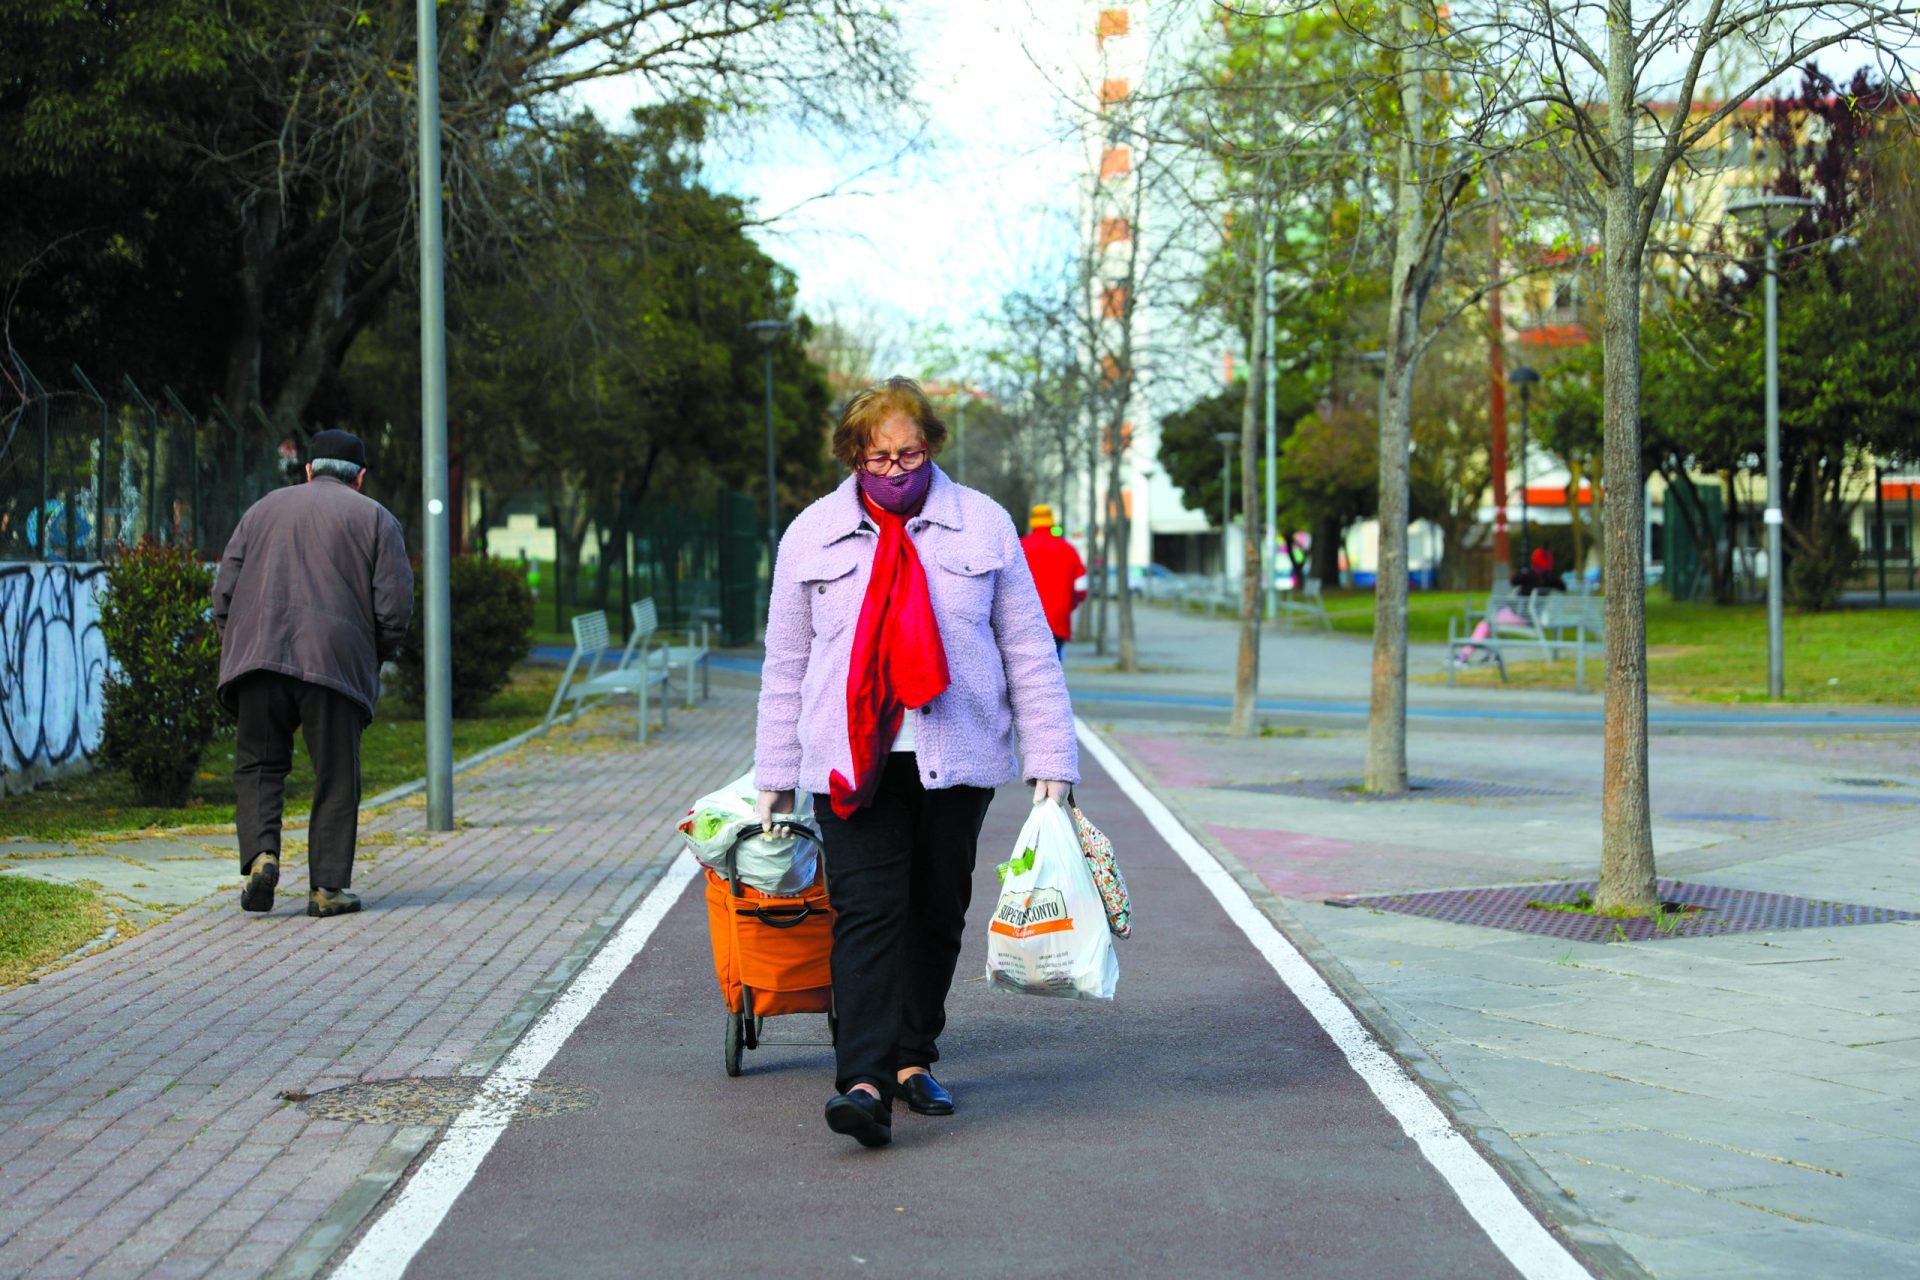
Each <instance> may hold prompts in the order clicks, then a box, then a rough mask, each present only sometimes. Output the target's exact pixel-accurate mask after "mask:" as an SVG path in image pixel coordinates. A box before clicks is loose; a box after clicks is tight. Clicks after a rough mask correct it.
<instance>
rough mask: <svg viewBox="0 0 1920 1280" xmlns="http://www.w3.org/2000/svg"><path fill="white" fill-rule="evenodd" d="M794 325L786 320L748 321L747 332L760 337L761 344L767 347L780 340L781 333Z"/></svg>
mask: <svg viewBox="0 0 1920 1280" xmlns="http://www.w3.org/2000/svg"><path fill="white" fill-rule="evenodd" d="M792 327H793V326H792V325H790V324H788V323H787V322H786V321H785V320H749V321H747V332H748V333H751V334H752V335H753V336H754V337H756V338H758V339H760V344H761V345H762V346H767V347H770V346H772V345H773V344H774V343H776V342H778V341H780V335H781V334H783V333H785V332H786V331H787V330H788V329H790V328H792Z"/></svg>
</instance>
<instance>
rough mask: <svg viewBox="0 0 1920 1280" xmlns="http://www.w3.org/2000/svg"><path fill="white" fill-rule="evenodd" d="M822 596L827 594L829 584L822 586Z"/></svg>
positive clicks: (822, 584)
mask: <svg viewBox="0 0 1920 1280" xmlns="http://www.w3.org/2000/svg"><path fill="white" fill-rule="evenodd" d="M820 594H821V595H825V594H827V584H826V583H824V582H823V583H821V584H820Z"/></svg>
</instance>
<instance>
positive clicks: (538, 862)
mask: <svg viewBox="0 0 1920 1280" xmlns="http://www.w3.org/2000/svg"><path fill="white" fill-rule="evenodd" d="M752 710H753V699H752V696H751V695H750V694H747V693H744V692H740V691H736V690H722V689H715V690H714V697H713V699H712V701H711V702H710V703H704V704H702V705H701V707H700V708H699V709H697V710H691V711H685V712H679V713H676V714H675V716H674V718H673V727H672V730H671V731H670V732H669V733H666V734H662V735H656V736H655V737H654V738H653V740H652V741H651V742H650V744H649V745H648V746H647V747H645V748H642V747H639V746H637V745H636V744H635V743H634V741H633V723H632V719H631V713H630V712H623V711H622V710H619V709H615V710H609V711H605V712H601V713H597V714H596V715H594V716H591V717H589V718H588V719H587V720H586V721H584V722H582V723H581V724H579V725H576V726H573V727H572V728H570V729H567V730H563V731H560V732H557V733H555V734H554V735H551V736H549V737H547V738H543V739H537V740H535V741H533V742H531V743H529V744H527V745H526V746H525V747H524V748H523V749H521V750H520V751H518V752H516V753H514V754H513V755H511V756H509V757H507V758H505V759H503V760H501V761H500V762H498V763H497V764H496V765H494V766H493V767H491V768H490V769H487V770H485V771H483V772H481V773H480V774H478V775H477V776H471V777H465V778H463V779H462V780H461V783H460V786H459V789H458V800H459V803H458V808H457V812H458V815H459V822H458V830H456V831H453V832H450V833H445V834H437V835H429V834H427V833H426V832H425V831H424V829H423V826H424V824H423V814H422V810H421V808H420V806H419V804H418V803H417V802H413V803H408V804H402V805H400V806H397V807H395V808H393V809H391V810H389V811H386V812H384V813H380V814H378V815H375V816H372V817H370V818H367V819H366V820H365V821H364V823H363V834H362V838H361V850H360V858H359V861H358V864H357V866H356V875H355V882H354V887H355V889H356V890H357V891H359V892H361V893H362V894H363V895H364V896H365V900H366V904H367V909H366V910H365V911H364V912H363V913H361V914H360V915H357V916H352V917H343V918H341V919H338V920H329V921H313V920H308V919H307V918H306V917H305V916H304V915H303V914H302V912H303V909H304V891H303V886H304V884H305V868H304V867H303V866H301V865H300V864H299V863H298V862H297V861H296V862H295V863H294V864H293V865H291V866H289V867H288V868H286V869H285V870H284V871H283V873H282V885H283V892H282V894H281V896H280V903H279V906H278V908H277V909H276V910H275V911H274V912H273V913H272V914H271V915H269V916H264V917H263V916H251V915H244V914H242V913H241V912H240V911H239V910H238V909H237V907H236V905H235V901H234V898H233V895H231V894H228V893H222V894H219V895H217V896H215V897H212V898H208V899H206V900H205V901H203V902H200V903H199V904H197V905H195V906H193V907H190V908H188V909H187V910H186V911H184V912H182V913H180V914H178V915H176V916H174V917H173V918H172V919H170V920H167V921H165V922H164V923H161V924H158V925H156V926H154V927H153V928H151V929H149V930H147V931H146V932H144V933H141V934H139V935H138V936H137V937H134V938H131V939H129V940H127V941H125V942H123V943H121V944H120V945H118V946H115V947H113V948H112V949H111V950H108V951H105V952H102V953H100V954H98V955H94V956H90V957H88V958H86V959H83V960H81V961H79V962H78V963H75V964H73V965H71V966H70V967H67V968H65V969H62V970H59V971H58V972H55V973H53V974H51V975H49V976H47V977H45V978H43V979H42V980H41V981H39V982H37V983H35V984H32V985H29V986H25V987H21V988H18V989H16V990H13V991H9V992H5V993H0V1276H6V1275H20V1274H31V1275H34V1276H49V1277H53V1276H70V1275H82V1274H100V1275H152V1276H180V1277H184V1276H197V1275H222V1276H259V1275H263V1274H266V1273H268V1272H269V1271H273V1270H275V1269H276V1268H278V1273H279V1274H289V1275H306V1274H314V1273H315V1272H316V1271H317V1269H318V1268H319V1266H320V1265H321V1264H322V1263H324V1261H325V1260H326V1258H327V1257H328V1256H329V1255H330V1254H331V1253H332V1252H333V1250H334V1247H335V1246H336V1245H337V1244H338V1243H339V1241H340V1240H341V1239H342V1238H344V1236H345V1234H346V1233H347V1232H348V1231H349V1230H350V1229H351V1228H352V1227H353V1225H355V1224H356V1223H357V1222H358V1221H359V1218H360V1217H361V1216H363V1215H364V1213H365V1212H366V1210H367V1209H368V1208H370V1207H371V1205H372V1204H373V1203H374V1202H375V1201H377V1200H378V1198H379V1196H380V1195H381V1194H382V1193H384V1191H385V1190H386V1188H387V1187H388V1186H390V1185H391V1183H392V1181H393V1179H394V1178H395V1177H396V1176H397V1175H398V1174H399V1173H400V1172H401V1171H402V1170H403V1169H404V1168H405V1167H406V1165H407V1163H408V1162H409V1161H410V1160H411V1159H412V1158H413V1157H414V1156H415V1155H416V1154H417V1153H418V1152H419V1151H420V1150H421V1149H422V1148H423V1147H425V1146H426V1145H427V1144H428V1143H429V1142H430V1141H431V1140H432V1139H433V1137H434V1135H435V1133H436V1131H437V1130H436V1127H434V1126H432V1125H423V1124H417V1123H415V1124H409V1123H406V1121H407V1120H408V1118H409V1117H408V1114H407V1112H406V1110H405V1109H404V1108H401V1107H395V1108H394V1109H393V1110H392V1112H391V1114H390V1115H382V1114H381V1113H380V1112H379V1111H378V1110H377V1109H376V1110H374V1111H372V1112H370V1113H368V1115H367V1116H366V1117H365V1118H363V1119H361V1120H358V1121H349V1120H343V1119H323V1118H315V1117H314V1116H312V1115H311V1114H309V1112H308V1110H307V1109H305V1108H304V1107H302V1106H301V1105H299V1104H298V1103H296V1102H294V1101H291V1100H290V1099H292V1098H300V1097H304V1096H306V1095H309V1094H317V1093H320V1092H322V1091H324V1090H329V1089H332V1088H335V1087H336V1086H340V1085H346V1084H354V1083H360V1082H376V1081H383V1080H395V1079H401V1078H424V1079H436V1078H447V1077H457V1076H463V1075H465V1076H473V1075H478V1074H483V1073H484V1072H485V1071H486V1070H487V1069H489V1068H490V1067H491V1066H492V1065H493V1064H494V1063H495V1062H496V1061H497V1060H498V1059H499V1057H500V1055H501V1054H502V1053H503V1052H505V1051H506V1049H507V1048H508V1047H510V1046H511V1045H512V1043H513V1042H514V1040H515V1039H517V1037H518V1035H519V1033H520V1032H521V1031H522V1030H523V1029H524V1028H525V1026H526V1024H527V1022H528V1021H529V1020H530V1019H531V1017H532V1016H533V1015H534V1014H535V1013H537V1012H538V1011H539V1009H541V1008H543V1007H544V1006H545V1005H546V1003H547V1002H548V1001H549V1000H550V999H551V996H552V994H553V991H554V990H555V989H556V988H557V987H558V986H559V985H560V984H561V983H563V982H564V981H565V980H566V979H567V978H568V977H570V976H571V975H572V973H573V971H574V970H575V969H577V968H578V966H579V964H580V962H581V961H582V960H583V959H584V957H585V954H586V953H587V952H589V951H591V949H592V948H593V947H594V946H595V945H597V943H598V942H599V941H600V940H601V939H602V938H603V937H604V936H605V934H606V932H607V931H608V930H609V929H611V928H612V926H613V925H614V924H616V923H617V922H618V921H619V920H620V919H621V918H623V917H624V916H625V914H626V912H627V910H628V908H629V907H630V905H631V904H632V902H634V901H635V900H637V898H638V896H639V894H640V893H641V892H642V891H643V890H644V888H645V887H646V880H645V877H646V876H647V875H648V874H649V873H650V869H653V868H656V867H657V865H658V855H659V853H660V851H661V850H662V849H663V848H666V847H668V842H669V840H670V839H672V838H673V827H674V824H675V823H677V822H678V820H679V819H680V818H681V817H682V816H683V815H684V812H685V805H686V798H687V797H688V796H689V795H693V794H697V793H698V792H699V791H700V790H702V789H704V788H706V787H708V786H711V785H715V784H717V783H718V782H720V781H724V780H725V779H726V778H728V777H731V776H733V774H735V773H737V772H738V771H739V770H740V769H742V768H744V767H745V765H746V763H747V761H748V759H749V758H750V756H751V753H752V746H751V742H752ZM232 883H233V884H235V885H237V883H238V882H237V880H234V881H233V882H232Z"/></svg>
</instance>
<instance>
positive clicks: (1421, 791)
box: [1219, 778, 1568, 804]
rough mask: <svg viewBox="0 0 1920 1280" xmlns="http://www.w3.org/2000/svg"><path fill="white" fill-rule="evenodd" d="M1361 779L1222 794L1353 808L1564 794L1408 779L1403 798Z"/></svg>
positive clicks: (1267, 785)
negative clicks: (1298, 798) (1303, 799)
mask: <svg viewBox="0 0 1920 1280" xmlns="http://www.w3.org/2000/svg"><path fill="white" fill-rule="evenodd" d="M1364 783H1365V779H1362V778H1301V779H1299V780H1297V781H1294V782H1240V783H1231V784H1229V785H1227V786H1223V787H1220V788H1219V790H1222V791H1257V792H1259V793H1261V794H1262V795H1270V796H1304V797H1307V798H1309V799H1313V800H1345V801H1350V802H1353V803H1356V804H1366V803H1375V804H1378V803H1381V802H1383V801H1390V800H1502V799H1508V798H1518V797H1521V796H1563V795H1566V794H1568V793H1567V792H1565V791H1554V790H1550V789H1548V788H1546V787H1529V786H1523V785H1521V784H1519V783H1513V782H1477V781H1471V780H1467V779H1462V778H1408V779H1407V786H1408V787H1409V788H1410V789H1409V790H1408V791H1407V792H1406V793H1405V794H1404V795H1394V796H1389V795H1378V794H1376V793H1374V792H1371V791H1368V790H1366V789H1365V786H1364Z"/></svg>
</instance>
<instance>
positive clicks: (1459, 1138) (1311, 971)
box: [1074, 716, 1592, 1280]
mask: <svg viewBox="0 0 1920 1280" xmlns="http://www.w3.org/2000/svg"><path fill="white" fill-rule="evenodd" d="M1074 727H1075V728H1076V729H1077V730H1078V731H1079V735H1080V741H1081V742H1082V743H1084V744H1085V745H1086V748H1087V750H1088V751H1089V752H1091V753H1092V754H1093V757H1094V759H1096V760H1098V761H1099V762H1100V766H1101V768H1103V769H1105V770H1106V771H1107V772H1108V773H1109V774H1111V775H1112V777H1113V780H1114V781H1115V782H1117V783H1119V784H1120V788H1121V790H1123V791H1125V792H1126V793H1127V796H1128V797H1129V798H1130V799H1131V800H1132V801H1133V802H1134V804H1135V805H1137V806H1138V807H1139V809H1140V812H1141V813H1142V814H1143V815H1145V817H1146V819H1147V821H1148V822H1150V823H1152V824H1153V828H1154V830H1156V831H1158V832H1159V833H1160V835H1161V837H1162V838H1163V839H1164V840H1166V842H1167V843H1168V844H1169V845H1172V846H1173V851H1174V852H1175V853H1177V854H1179V855H1180V860H1181V861H1182V862H1185V863H1186V864H1187V869H1188V870H1189V871H1191V872H1193V874H1194V875H1195V876H1197V877H1198V878H1199V880H1200V883H1201V884H1203V885H1205V886H1206V887H1207V889H1208V891H1209V892H1211V893H1212V894H1213V896H1214V900H1215V901H1217V902H1218V903H1219V904H1220V905H1221V906H1222V907H1223V908H1225V910H1226V913H1227V915H1228V916H1229V917H1231V918H1232V920H1233V922H1234V923H1235V924H1237V925H1239V926H1240V930H1241V932H1243V933H1245V934H1246V935H1247V940H1248V941H1250V942H1251V943H1253V945H1254V948H1255V949H1256V950H1258V951H1259V952H1260V954H1261V955H1263V956H1265V957H1266V960H1267V963H1268V964H1270V965H1272V966H1273V970H1274V972H1275V973H1277V974H1279V975H1280V981H1281V982H1283V983H1285V984H1286V986H1287V989H1288V990H1289V991H1291V992H1293V994H1294V997H1295V998H1296V999H1298V1000H1299V1001H1300V1003H1301V1004H1303V1005H1305V1006H1306V1008H1307V1012H1308V1013H1311V1014H1312V1015H1313V1016H1314V1019H1315V1020H1316V1021H1317V1022H1319V1024H1320V1025H1321V1026H1322V1027H1323V1028H1325V1029H1326V1032H1327V1034H1328V1035H1330V1036H1332V1037H1333V1042H1334V1043H1335V1044H1336V1045H1338V1046H1340V1052H1342V1053H1344V1054H1345V1055H1346V1056H1347V1062H1348V1063H1349V1064H1350V1065H1351V1066H1352V1067H1353V1069H1354V1070H1355V1071H1356V1072H1358V1073H1359V1075H1360V1078H1361V1079H1362V1080H1364V1081H1366V1082H1367V1087H1368V1088H1369V1089H1371V1090H1373V1094H1374V1096H1375V1097H1376V1098H1378V1099H1380V1101H1381V1103H1382V1105H1384V1106H1385V1107H1386V1109H1387V1111H1388V1113H1389V1114H1391V1115H1392V1116H1393V1118H1394V1119H1395V1120H1397V1121H1398V1122H1399V1123H1400V1127H1401V1128H1402V1129H1404V1130H1405V1131H1406V1133H1407V1136H1408V1137H1410V1138H1412V1139H1413V1140H1414V1142H1415V1143H1416V1144H1418V1146H1419V1148H1420V1152H1421V1154H1422V1155H1424V1156H1426V1158H1427V1161H1428V1163H1430V1164H1432V1165H1433V1167H1434V1169H1435V1170H1436V1171H1437V1172H1438V1173H1439V1174H1440V1176H1441V1177H1442V1178H1444V1179H1445V1180H1446V1183H1447V1185H1448V1186H1450V1187H1451V1188H1453V1193H1454V1194H1455V1195H1457V1196H1459V1197H1460V1203H1461V1204H1462V1205H1464V1206H1465V1207H1466V1210H1467V1212H1468V1213H1469V1214H1471V1215H1472V1216H1473V1220H1474V1221H1475V1222H1477V1223H1479V1224H1480V1227H1481V1229H1482V1230H1483V1231H1485V1232H1486V1233H1487V1235H1488V1236H1489V1237H1490V1238H1491V1239H1492V1241H1493V1243H1494V1246H1495V1247H1496V1248H1498V1249H1499V1250H1500V1252H1501V1253H1503V1254H1505V1255H1506V1257H1507V1261H1509V1262H1511V1263H1512V1264H1513V1265H1514V1267H1515V1269H1516V1270H1518V1271H1519V1272H1520V1274H1521V1275H1523V1276H1526V1277H1528V1280H1592V1277H1591V1275H1590V1273H1589V1272H1588V1271H1587V1269H1586V1268H1585V1267H1583V1266H1581V1265H1580V1263H1579V1262H1578V1261H1577V1260H1576V1259H1575V1258H1574V1256H1573V1255H1572V1254H1571V1253H1569V1252H1567V1250H1566V1247H1565V1246H1563V1245H1562V1244H1561V1243H1560V1242H1559V1241H1558V1240H1556V1239H1555V1238H1554V1236H1553V1233H1552V1232H1550V1231H1548V1230H1547V1229H1546V1228H1545V1227H1544V1226H1542V1225H1541V1224H1540V1220H1539V1219H1538V1218H1536V1217H1534V1216H1533V1213H1532V1212H1531V1211H1530V1210H1529V1209H1528V1208H1527V1207H1526V1205H1524V1204H1522V1203H1521V1202H1520V1198H1519V1197H1518V1196H1516V1195H1515V1194H1514V1193H1513V1188H1511V1187H1509V1186H1508V1185H1507V1184H1506V1182H1505V1181H1504V1180H1503V1179H1502V1178H1501V1177H1500V1175H1499V1174H1498V1173H1496V1172H1495V1171H1494V1169H1493V1167H1492V1166H1491V1165H1489V1164H1488V1163H1487V1161H1486V1159H1485V1157H1483V1156H1482V1155H1481V1154H1480V1153H1479V1152H1478V1151H1476V1150H1474V1147H1473V1144H1472V1143H1470V1142H1468V1141H1467V1140H1466V1138H1465V1137H1464V1136H1463V1135H1462V1134H1461V1133H1460V1131H1459V1130H1458V1129H1455V1128H1454V1127H1453V1125H1452V1123H1451V1122H1450V1121H1448V1119H1447V1117H1446V1115H1445V1114H1444V1113H1443V1112H1442V1111H1441V1110H1440V1108H1439V1107H1438V1106H1436V1105H1434V1101H1433V1099H1432V1098H1430V1097H1428V1096H1427V1094H1426V1092H1425V1091H1424V1090H1423V1089H1421V1088H1420V1086H1419V1085H1418V1084H1416V1083H1415V1082H1414V1081H1413V1079H1412V1077H1410V1076H1409V1075H1407V1073H1406V1071H1405V1070H1403V1069H1402V1068H1401V1066H1400V1064H1399V1063H1398V1062H1397V1061H1395V1060H1394V1057H1393V1055H1392V1054H1390V1053H1388V1052H1387V1049H1386V1046H1384V1045H1382V1044H1381V1043H1380V1042H1379V1041H1378V1040H1375V1039H1374V1038H1373V1035H1372V1033H1371V1032H1369V1031H1368V1030H1367V1029H1366V1027H1365V1026H1364V1025H1363V1024H1362V1023H1361V1021H1360V1019H1359V1018H1358V1017H1357V1016H1356V1015H1355V1014H1354V1012H1353V1010H1352V1009H1350V1008H1349V1007H1348V1006H1347V1003H1346V1001H1344V1000H1342V999H1341V998H1340V996H1339V994H1338V993H1337V992H1335V991H1334V989H1333V988H1332V987H1331V986H1329V985H1328V983H1327V980H1326V979H1325V978H1323V977H1321V976H1320V973H1319V971H1318V970H1316V969H1315V968H1314V967H1313V966H1312V965H1310V964H1308V963H1307V960H1306V957H1305V956H1303V955H1301V954H1300V952H1299V951H1298V950H1296V949H1295V947H1294V945H1293V944H1292V943H1291V942H1288V941H1287V939H1286V935H1285V934H1283V933H1281V932H1280V930H1279V929H1278V928H1276V927H1275V926H1274V923H1273V921H1271V920H1269V919H1268V918H1267V916H1266V913H1264V912H1263V911H1261V910H1260V908H1258V907H1256V906H1255V905H1254V904H1253V899H1252V898H1250V897H1248V896H1247V891H1246V890H1245V889H1243V888H1241V887H1240V882H1239V881H1237V880H1235V879H1234V878H1233V877H1232V876H1231V875H1230V874H1228V872H1227V869H1226V868H1225V867H1223V866H1221V865H1220V863H1219V862H1218V861H1217V860H1216V859H1215V858H1214V856H1213V855H1212V854H1211V853H1209V852H1207V848H1206V846H1205V845H1203V844H1201V843H1200V842H1199V841H1198V840H1196V839H1195V838H1194V837H1193V836H1192V834H1191V833H1189V832H1188V831H1187V829H1186V828H1185V827H1183V826H1181V825H1180V820H1179V819H1178V818H1176V817H1174V816H1173V811H1172V810H1170V809H1168V808H1167V806H1166V805H1164V804H1162V803H1161V801H1160V798H1159V797H1158V796H1156V795H1154V794H1153V793H1152V792H1151V791H1149V790H1147V788H1146V785H1145V784H1144V783H1142V782H1141V781H1140V779H1139V778H1138V777H1137V776H1136V775H1135V774H1134V772H1133V770H1131V769H1129V768H1127V766H1126V764H1125V762H1123V761H1122V760H1121V759H1120V757H1119V756H1118V755H1116V754H1114V751H1113V748H1112V747H1109V746H1108V745H1107V744H1106V742H1105V741H1104V740H1103V739H1102V738H1101V737H1100V736H1099V734H1097V733H1095V732H1094V730H1093V728H1092V727H1091V726H1089V725H1088V724H1087V723H1086V722H1085V721H1084V720H1081V719H1080V718H1079V717H1077V716H1076V717H1074Z"/></svg>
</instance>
